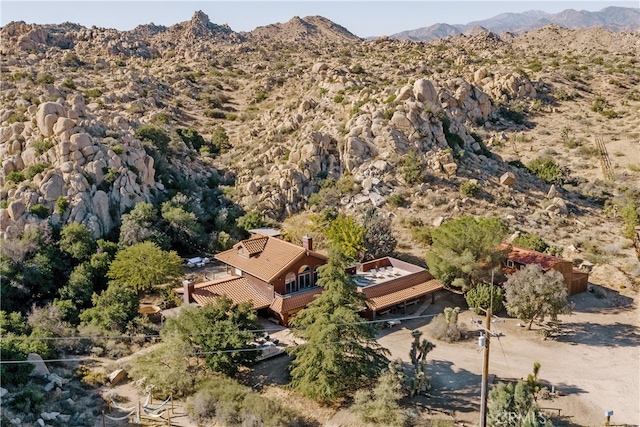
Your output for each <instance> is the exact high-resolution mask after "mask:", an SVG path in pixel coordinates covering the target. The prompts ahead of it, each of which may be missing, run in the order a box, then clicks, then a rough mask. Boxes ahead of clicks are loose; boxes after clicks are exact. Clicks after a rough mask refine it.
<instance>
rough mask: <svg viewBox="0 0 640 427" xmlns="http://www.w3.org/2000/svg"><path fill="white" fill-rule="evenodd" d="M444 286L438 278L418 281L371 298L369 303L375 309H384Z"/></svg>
mask: <svg viewBox="0 0 640 427" xmlns="http://www.w3.org/2000/svg"><path fill="white" fill-rule="evenodd" d="M442 288H443V286H442V283H440V282H439V281H437V280H436V279H431V280H429V281H427V282H422V283H418V284H415V285H412V286H410V287H407V288H402V289H399V290H397V291H395V292H391V293H388V294H382V295H379V296H376V297H373V298H370V299H369V300H368V301H367V305H368V306H369V307H370V308H371V309H372V310H374V311H378V310H383V309H385V308H388V307H393V306H394V305H397V304H400V303H403V302H405V301H410V300H413V299H417V298H420V297H422V296H425V295H427V294H430V293H431V292H434V291H437V290H438V289H442Z"/></svg>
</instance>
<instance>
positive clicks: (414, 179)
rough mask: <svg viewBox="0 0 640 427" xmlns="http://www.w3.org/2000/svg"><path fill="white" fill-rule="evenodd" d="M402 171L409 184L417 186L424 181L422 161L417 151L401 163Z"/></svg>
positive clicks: (410, 153)
mask: <svg viewBox="0 0 640 427" xmlns="http://www.w3.org/2000/svg"><path fill="white" fill-rule="evenodd" d="M400 171H401V173H402V177H403V178H404V180H405V181H406V182H407V184H410V185H415V184H418V183H421V182H422V181H423V179H424V174H423V164H422V159H420V156H418V153H416V152H415V151H410V152H409V153H407V155H406V156H404V157H403V158H402V160H401V161H400Z"/></svg>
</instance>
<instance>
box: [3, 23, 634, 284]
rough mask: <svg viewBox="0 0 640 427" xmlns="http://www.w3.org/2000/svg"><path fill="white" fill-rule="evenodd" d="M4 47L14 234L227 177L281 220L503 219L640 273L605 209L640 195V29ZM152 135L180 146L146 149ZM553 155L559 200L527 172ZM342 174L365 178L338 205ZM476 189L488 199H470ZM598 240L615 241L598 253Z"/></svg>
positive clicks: (90, 38) (103, 225)
mask: <svg viewBox="0 0 640 427" xmlns="http://www.w3.org/2000/svg"><path fill="white" fill-rule="evenodd" d="M1 39H2V46H1V50H2V52H1V53H2V56H3V62H2V63H3V65H2V70H1V72H2V83H1V96H2V107H1V109H0V122H1V123H2V125H1V126H0V160H1V162H2V169H1V170H0V183H1V184H2V190H1V198H2V208H1V209H0V219H1V227H0V233H2V237H3V238H14V237H17V236H19V235H20V234H21V233H22V232H23V230H24V228H25V226H27V225H28V224H31V223H38V222H42V221H45V222H50V223H51V224H61V223H66V222H69V221H77V222H82V223H84V224H86V225H87V226H88V227H89V228H90V229H91V230H93V232H94V234H95V236H96V237H97V236H101V235H106V234H108V233H109V232H110V231H112V230H114V229H117V227H118V225H119V223H120V217H121V215H122V214H123V213H124V212H126V211H127V210H128V209H129V208H131V207H132V206H133V205H134V204H135V203H137V202H139V201H142V200H147V201H152V202H158V201H162V200H166V199H167V198H168V197H170V196H171V195H173V194H175V193H176V192H177V191H182V192H184V191H187V190H186V189H185V185H184V180H185V179H186V180H188V181H191V182H193V183H194V185H192V186H191V187H189V190H188V191H189V192H190V193H191V194H189V195H190V196H193V197H198V195H199V194H200V191H201V187H202V186H204V185H205V183H206V182H208V181H210V180H211V179H212V177H213V178H215V180H216V182H219V183H221V184H223V190H224V194H225V196H226V197H229V198H231V199H232V200H233V201H234V202H236V203H238V204H239V205H240V206H242V207H243V208H244V209H245V210H252V209H257V210H260V211H262V212H264V213H265V214H266V215H267V216H269V217H271V218H273V219H275V220H283V219H285V218H287V217H289V216H291V215H293V214H296V213H300V212H303V211H306V210H307V209H308V208H309V207H310V206H311V207H312V208H313V207H314V206H315V207H321V206H323V205H327V204H329V205H330V204H336V205H338V206H339V207H341V208H343V209H346V210H349V211H357V210H360V209H364V208H365V207H367V206H371V205H375V206H378V207H379V208H381V209H382V210H383V211H385V212H388V213H389V215H391V216H392V217H395V218H397V221H396V226H397V227H398V229H399V230H401V229H403V227H405V228H406V227H407V225H406V224H407V223H410V222H411V221H414V222H415V221H421V222H422V223H426V224H430V223H431V222H433V221H436V222H437V221H441V220H442V219H443V218H446V217H452V216H457V215H462V214H475V215H486V214H496V215H499V216H501V217H503V218H505V219H506V220H507V221H509V222H510V224H511V225H512V226H513V227H514V229H517V230H520V231H531V232H537V233H539V234H541V235H543V236H544V238H545V239H547V240H548V241H550V242H552V243H555V244H561V245H564V246H566V247H572V248H573V249H575V250H576V251H580V250H583V251H587V250H588V251H591V252H593V255H594V256H595V255H598V256H603V257H604V256H607V257H611V258H614V259H617V258H618V257H620V259H619V261H620V264H621V265H623V264H624V265H625V269H626V270H627V271H629V272H630V273H632V274H636V275H637V274H639V273H640V268H639V267H638V264H637V262H636V261H633V260H632V259H631V258H630V257H627V255H628V254H630V253H631V252H632V250H631V249H630V241H628V240H626V239H623V238H622V237H621V236H620V233H621V227H622V225H621V222H620V219H619V217H616V215H614V214H612V212H614V211H615V209H617V208H610V209H609V210H608V211H606V213H607V214H610V216H609V217H607V216H606V215H605V208H606V207H607V206H618V207H620V206H622V205H623V204H624V203H627V201H628V200H633V198H634V197H635V198H636V199H635V200H636V201H637V196H638V180H639V178H640V166H639V165H640V160H639V159H638V157H637V153H638V150H637V148H638V140H639V137H640V134H639V133H638V130H637V129H638V124H639V122H640V118H639V117H640V115H639V114H638V111H639V108H640V93H639V92H638V90H637V87H638V82H639V79H640V65H639V64H638V62H637V52H638V50H639V48H640V35H639V34H638V33H624V32H623V33H615V34H614V33H611V32H608V31H606V30H603V29H594V30H568V29H564V28H560V27H555V26H548V27H545V28H543V29H539V30H535V31H531V32H529V33H526V34H523V35H521V36H513V35H508V34H507V35H502V36H498V35H496V34H494V33H490V32H487V31H480V30H478V29H476V31H474V32H473V35H467V36H465V35H460V36H456V37H452V38H448V39H446V40H439V41H435V42H432V43H425V42H410V41H400V40H395V39H392V38H381V39H376V40H369V41H366V40H361V39H359V38H357V37H355V36H353V35H352V34H350V33H349V32H348V31H347V30H345V29H344V28H342V27H340V26H338V25H336V24H334V23H332V22H330V21H328V20H326V19H325V18H321V17H307V18H304V19H301V18H297V17H296V18H293V19H292V20H291V21H289V22H287V23H285V24H275V25H270V26H266V27H260V28H257V29H256V30H254V31H253V32H250V33H236V32H234V31H233V30H231V29H230V28H228V27H226V26H220V25H216V24H213V23H211V22H210V21H209V19H208V18H207V17H206V15H204V14H203V13H202V12H196V13H195V15H194V16H193V18H192V20H191V21H188V22H184V23H180V24H177V25H174V26H172V27H168V28H165V27H160V26H153V25H144V26H139V27H137V28H136V29H134V30H132V31H127V32H119V31H116V30H111V29H103V28H95V27H94V28H84V27H81V26H78V25H74V24H62V25H57V26H37V25H27V24H24V23H11V24H9V25H7V26H5V27H4V28H2V31H1ZM594 105H595V106H596V107H594ZM148 125H152V126H153V127H155V128H159V129H160V130H161V131H163V132H164V133H166V134H167V135H168V136H169V138H170V141H169V142H168V144H167V147H158V146H151V145H150V143H149V140H145V137H144V134H142V133H141V132H140V129H141V128H142V129H144V128H145V126H147V129H148ZM184 129H190V130H191V131H195V132H196V133H197V134H198V135H202V136H203V137H204V140H206V141H210V140H211V139H212V138H214V139H216V138H217V137H218V136H219V135H220V131H221V130H222V132H223V133H224V134H225V135H226V136H227V137H228V140H229V141H228V142H229V144H230V148H228V149H226V150H224V149H223V150H222V152H221V153H220V154H214V153H213V152H209V151H207V150H202V149H200V150H199V149H198V147H196V146H195V145H193V144H192V143H191V142H190V140H189V139H186V138H184V137H183V138H181V137H180V136H179V135H180V134H182V135H184V132H182V133H176V130H178V131H179V132H180V130H184ZM596 139H602V140H603V141H604V143H605V146H606V147H607V148H608V150H609V156H610V158H611V160H612V161H611V163H612V169H613V170H612V174H610V173H609V169H604V170H603V169H602V168H601V167H600V159H599V157H598V152H597V151H596V148H595V147H596V145H595V140H596ZM161 148H162V149H161ZM543 155H544V156H546V157H550V158H552V159H553V160H554V161H556V162H558V163H559V166H561V167H562V168H563V169H562V171H563V174H562V176H563V178H562V179H558V180H556V181H554V182H555V183H556V184H557V185H556V186H555V187H554V189H553V190H552V191H551V192H550V187H551V183H550V182H546V181H543V180H542V179H540V178H538V177H536V176H535V175H533V174H532V173H531V172H530V171H529V170H528V169H527V168H524V167H522V166H523V164H528V163H530V162H531V161H533V160H535V159H537V158H538V157H541V156H543ZM408 159H409V160H408ZM412 162H413V164H412ZM416 165H417V167H418V169H419V172H420V173H419V179H417V180H416V179H414V178H413V177H412V175H411V174H410V173H409V172H410V171H411V168H412V166H416ZM505 174H507V175H506V176H507V177H509V179H507V182H506V183H508V184H509V185H505V184H506V183H505V181H504V179H503V181H502V183H501V180H500V178H501V177H503V176H504V175H505ZM178 178H180V179H178ZM608 178H613V179H608ZM331 179H333V180H334V181H339V180H341V179H342V181H343V182H345V181H348V182H350V183H351V184H352V185H351V186H350V187H348V188H346V189H345V188H342V189H341V190H340V192H337V190H336V191H334V192H333V193H331V192H330V191H328V190H327V188H328V186H329V184H330V183H331V182H333V181H332V180H331ZM180 180H183V181H181V183H182V184H181V186H178V185H177V184H176V182H177V181H180ZM474 180H475V181H474ZM469 181H471V183H472V184H473V185H477V186H479V187H480V188H481V191H480V192H473V193H474V194H473V195H470V193H469V194H466V193H465V194H463V193H461V191H460V188H461V186H462V185H463V184H465V183H468V182H469ZM333 188H334V189H335V187H333ZM336 192H337V194H336ZM548 193H549V194H548ZM547 196H548V197H547ZM391 202H393V203H391ZM594 234H595V235H596V236H597V237H598V239H600V240H601V241H602V242H603V243H602V245H614V246H615V247H611V250H610V252H609V253H607V252H606V251H604V250H602V248H600V249H598V248H593V247H592V246H589V245H592V243H589V242H592V237H593V235H594ZM404 245H405V247H404V249H406V250H412V249H415V244H413V243H411V242H410V241H409V240H406V241H405V243H404Z"/></svg>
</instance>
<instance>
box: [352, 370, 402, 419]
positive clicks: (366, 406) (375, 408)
mask: <svg viewBox="0 0 640 427" xmlns="http://www.w3.org/2000/svg"><path fill="white" fill-rule="evenodd" d="M402 397H403V393H402V381H401V378H400V376H399V375H398V373H397V372H391V371H387V372H385V373H384V374H382V375H381V376H380V377H379V378H378V383H377V385H376V386H375V387H374V388H373V389H369V388H366V389H360V390H358V391H357V392H356V394H355V399H354V403H353V406H352V407H351V410H352V411H353V412H354V413H355V414H356V415H358V418H360V420H361V421H362V422H364V423H373V424H375V425H383V426H389V427H391V426H399V427H400V426H403V425H405V423H406V421H407V417H406V415H405V414H403V413H402V412H401V411H400V405H399V404H398V401H399V400H400V399H401V398H402Z"/></svg>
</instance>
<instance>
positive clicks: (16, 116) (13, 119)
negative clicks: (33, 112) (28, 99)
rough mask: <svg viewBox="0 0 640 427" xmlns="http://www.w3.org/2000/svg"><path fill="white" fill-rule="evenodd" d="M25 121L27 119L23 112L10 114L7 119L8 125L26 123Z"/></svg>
mask: <svg viewBox="0 0 640 427" xmlns="http://www.w3.org/2000/svg"><path fill="white" fill-rule="evenodd" d="M26 121H27V118H26V117H25V115H24V111H15V112H13V113H11V115H10V116H9V117H7V123H8V124H12V123H20V122H26Z"/></svg>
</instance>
